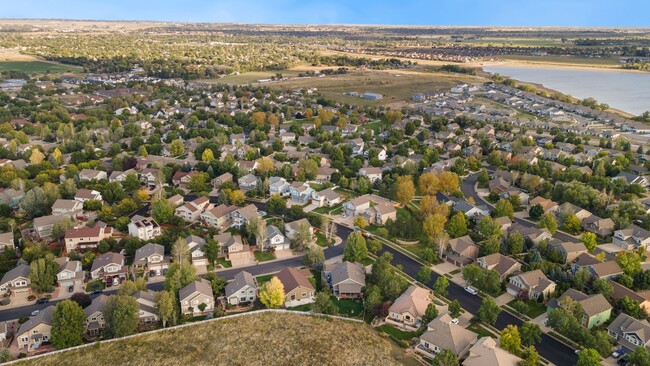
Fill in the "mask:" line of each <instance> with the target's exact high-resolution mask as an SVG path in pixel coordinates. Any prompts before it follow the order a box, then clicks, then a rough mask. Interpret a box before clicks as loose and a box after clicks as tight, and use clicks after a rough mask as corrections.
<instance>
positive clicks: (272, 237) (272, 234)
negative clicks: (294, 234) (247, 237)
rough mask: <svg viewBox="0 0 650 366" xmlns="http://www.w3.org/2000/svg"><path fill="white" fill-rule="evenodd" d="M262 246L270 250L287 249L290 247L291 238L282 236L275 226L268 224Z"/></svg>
mask: <svg viewBox="0 0 650 366" xmlns="http://www.w3.org/2000/svg"><path fill="white" fill-rule="evenodd" d="M264 247H265V248H269V249H272V250H287V249H290V248H291V240H290V239H289V238H288V237H286V236H284V235H283V234H282V232H281V231H280V229H278V228H277V227H276V226H274V225H269V226H267V227H266V241H265V242H264Z"/></svg>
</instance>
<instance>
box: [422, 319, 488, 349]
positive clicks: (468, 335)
mask: <svg viewBox="0 0 650 366" xmlns="http://www.w3.org/2000/svg"><path fill="white" fill-rule="evenodd" d="M477 338H478V336H477V334H476V333H474V332H472V331H469V330H467V329H465V328H463V327H462V326H460V325H458V324H454V323H453V322H452V318H451V316H450V315H449V314H443V315H440V316H438V317H437V318H435V319H433V320H432V321H430V322H429V324H427V329H426V331H425V332H424V333H422V335H421V336H420V339H419V343H418V345H417V346H416V347H415V350H416V351H417V352H420V353H422V354H423V355H425V356H426V357H430V358H435V356H436V355H437V354H438V353H440V352H441V351H442V350H444V349H448V350H450V351H452V352H453V353H454V354H455V355H456V357H458V358H459V359H460V358H462V357H463V356H464V355H465V354H466V353H467V352H468V351H469V348H470V347H471V346H472V345H473V344H474V343H475V342H476V340H477Z"/></svg>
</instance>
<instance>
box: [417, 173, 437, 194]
mask: <svg viewBox="0 0 650 366" xmlns="http://www.w3.org/2000/svg"><path fill="white" fill-rule="evenodd" d="M418 186H419V187H420V192H422V194H423V195H431V196H433V195H435V194H436V193H438V191H439V190H440V180H439V179H438V176H437V175H435V174H434V173H424V174H422V175H421V176H420V179H419V180H418Z"/></svg>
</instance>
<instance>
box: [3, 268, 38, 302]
mask: <svg viewBox="0 0 650 366" xmlns="http://www.w3.org/2000/svg"><path fill="white" fill-rule="evenodd" d="M29 272H30V268H29V264H26V263H22V264H19V265H17V266H16V267H14V268H12V269H10V270H9V271H7V273H5V274H4V276H2V280H0V295H3V296H4V295H12V296H13V295H15V294H17V293H29V292H30V291H31V284H32V281H31V280H30V278H29Z"/></svg>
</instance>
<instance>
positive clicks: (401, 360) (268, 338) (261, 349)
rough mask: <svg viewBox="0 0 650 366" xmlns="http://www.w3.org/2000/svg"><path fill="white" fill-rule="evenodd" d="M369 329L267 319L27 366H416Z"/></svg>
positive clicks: (307, 319)
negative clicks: (402, 365) (405, 365)
mask: <svg viewBox="0 0 650 366" xmlns="http://www.w3.org/2000/svg"><path fill="white" fill-rule="evenodd" d="M414 362H415V361H414V360H413V359H410V358H406V356H405V353H404V351H403V350H401V349H399V348H397V346H395V345H394V344H392V343H391V342H390V341H389V340H387V339H386V338H383V337H381V336H380V335H379V334H378V333H377V332H376V331H375V330H373V329H371V328H370V327H369V326H367V325H365V324H360V323H352V322H347V321H343V320H336V319H325V318H317V317H312V316H304V315H291V314H279V313H266V314H255V315H248V316H242V317H238V318H234V319H227V320H223V321H213V322H208V323H203V324H195V325H193V326H189V327H185V328H181V329H174V330H169V331H165V332H158V333H153V334H143V335H141V336H138V337H134V338H130V339H127V340H122V341H116V342H112V343H106V344H98V345H96V346H91V347H87V348H84V349H80V350H73V351H68V352H63V353H60V354H56V355H52V356H47V357H43V358H38V359H35V360H30V361H26V362H25V363H21V365H22V364H29V365H56V366H60V365H96V366H101V365H195V366H196V365H251V366H256V365H260V366H262V365H400V364H409V365H413V364H414Z"/></svg>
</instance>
